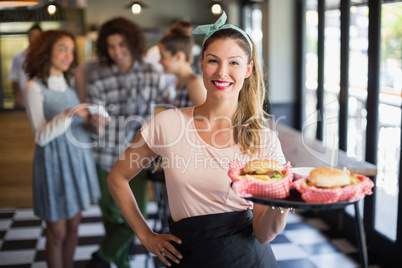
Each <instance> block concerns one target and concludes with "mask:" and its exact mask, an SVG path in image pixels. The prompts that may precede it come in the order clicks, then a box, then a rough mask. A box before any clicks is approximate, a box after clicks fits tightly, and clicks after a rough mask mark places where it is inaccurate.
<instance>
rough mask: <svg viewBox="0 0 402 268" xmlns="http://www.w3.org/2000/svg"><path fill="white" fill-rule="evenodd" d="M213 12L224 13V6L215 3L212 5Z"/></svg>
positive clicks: (216, 13)
mask: <svg viewBox="0 0 402 268" xmlns="http://www.w3.org/2000/svg"><path fill="white" fill-rule="evenodd" d="M211 11H212V14H214V15H219V14H221V13H222V7H221V5H220V4H213V5H212V7H211Z"/></svg>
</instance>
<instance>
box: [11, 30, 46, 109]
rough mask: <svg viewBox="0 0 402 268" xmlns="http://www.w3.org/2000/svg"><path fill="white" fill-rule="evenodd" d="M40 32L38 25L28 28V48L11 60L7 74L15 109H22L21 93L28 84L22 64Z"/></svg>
mask: <svg viewBox="0 0 402 268" xmlns="http://www.w3.org/2000/svg"><path fill="white" fill-rule="evenodd" d="M41 32H42V28H41V27H40V26H39V24H38V23H35V24H34V25H32V26H31V28H29V30H28V41H29V46H28V48H26V49H24V50H23V51H20V52H18V53H17V54H15V56H14V58H13V63H12V65H11V70H10V72H9V74H8V79H9V80H10V81H11V82H12V87H13V92H14V97H15V108H23V107H24V98H23V92H24V87H25V84H26V83H27V82H28V77H27V75H26V73H25V71H24V62H25V58H26V56H27V54H28V51H29V47H30V45H31V43H32V40H34V39H35V38H36V37H37V36H38V35H40V33H41Z"/></svg>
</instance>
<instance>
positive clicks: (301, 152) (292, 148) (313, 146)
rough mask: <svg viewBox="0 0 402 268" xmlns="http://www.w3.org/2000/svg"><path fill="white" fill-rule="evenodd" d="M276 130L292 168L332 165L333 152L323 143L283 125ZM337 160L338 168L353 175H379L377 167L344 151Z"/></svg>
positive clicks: (338, 154)
mask: <svg viewBox="0 0 402 268" xmlns="http://www.w3.org/2000/svg"><path fill="white" fill-rule="evenodd" d="M274 130H276V131H278V137H279V140H280V141H281V145H282V150H283V153H284V155H285V157H286V159H287V160H288V161H290V163H291V164H292V167H328V166H330V165H331V155H332V150H331V149H330V148H326V147H325V146H324V145H323V144H322V143H321V141H319V140H311V139H306V138H305V137H303V135H302V133H301V132H300V131H298V130H295V129H293V128H290V127H288V126H285V125H282V124H277V125H276V129H274ZM335 158H336V157H335ZM337 159H338V161H337V163H335V167H337V168H340V169H342V168H344V167H346V168H347V169H349V170H350V171H351V172H352V173H356V174H360V175H364V176H375V175H377V167H376V166H375V165H373V164H371V163H368V162H363V161H357V160H356V159H355V158H352V157H348V156H347V155H346V153H345V152H344V151H341V150H338V151H337Z"/></svg>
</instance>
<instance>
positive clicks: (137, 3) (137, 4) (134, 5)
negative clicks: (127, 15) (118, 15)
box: [126, 1, 147, 15]
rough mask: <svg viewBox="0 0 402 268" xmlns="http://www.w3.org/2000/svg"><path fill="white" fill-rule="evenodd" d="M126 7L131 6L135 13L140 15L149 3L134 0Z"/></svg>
mask: <svg viewBox="0 0 402 268" xmlns="http://www.w3.org/2000/svg"><path fill="white" fill-rule="evenodd" d="M126 8H130V9H131V12H133V14H134V15H138V14H140V13H141V11H142V9H143V8H147V5H145V4H144V3H142V2H141V1H132V2H131V3H130V4H128V5H126Z"/></svg>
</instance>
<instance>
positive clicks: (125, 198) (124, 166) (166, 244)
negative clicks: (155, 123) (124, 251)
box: [107, 133, 182, 266]
mask: <svg viewBox="0 0 402 268" xmlns="http://www.w3.org/2000/svg"><path fill="white" fill-rule="evenodd" d="M156 156H157V155H156V154H155V153H154V152H153V151H152V150H151V149H150V148H149V146H148V145H147V144H146V142H145V140H144V139H143V138H142V135H141V133H140V134H139V135H138V136H137V137H136V138H135V140H134V142H133V143H132V144H131V146H130V147H129V148H128V149H127V150H126V151H125V152H124V153H123V154H122V155H121V156H120V158H119V160H118V161H117V162H116V163H115V164H114V166H113V168H112V170H111V172H110V174H109V176H108V179H107V185H108V188H109V191H110V194H111V195H112V196H113V199H114V201H115V202H116V204H117V206H118V207H119V209H120V211H121V213H122V215H123V216H124V218H125V219H126V221H127V222H128V224H129V225H130V226H131V228H132V229H133V231H134V232H135V234H136V235H137V236H138V239H139V240H140V241H141V243H142V244H143V245H144V246H145V248H146V249H147V250H148V251H150V252H152V253H154V254H155V255H156V256H158V258H159V259H160V260H162V261H163V262H164V263H165V264H166V265H168V266H170V263H169V262H168V261H167V260H166V259H165V258H164V256H163V255H162V253H161V251H162V249H163V253H164V254H165V255H166V256H167V257H168V258H169V259H171V260H173V261H175V262H177V263H179V259H178V258H180V259H181V258H182V256H181V254H180V252H178V251H177V250H176V249H175V248H174V246H173V245H172V244H170V241H174V242H176V243H178V244H181V241H180V239H179V238H177V237H176V236H174V235H172V234H163V235H158V234H155V233H154V232H153V231H152V230H151V229H150V228H149V226H148V225H147V222H146V221H145V219H144V217H143V216H142V214H141V211H140V209H139V208H138V205H137V201H136V200H135V197H134V195H133V192H132V191H131V188H130V186H129V181H130V180H131V179H132V178H134V177H135V176H136V175H137V174H138V173H139V172H140V171H141V170H142V169H143V167H144V166H145V165H147V164H149V163H150V162H151V161H152V159H154V158H155V157H156ZM134 179H135V178H134Z"/></svg>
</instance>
